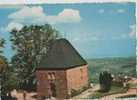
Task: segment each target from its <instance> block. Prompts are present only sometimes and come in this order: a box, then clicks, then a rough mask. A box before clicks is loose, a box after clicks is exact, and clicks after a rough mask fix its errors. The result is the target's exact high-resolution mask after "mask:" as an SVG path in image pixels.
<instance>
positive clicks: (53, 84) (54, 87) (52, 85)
mask: <svg viewBox="0 0 137 100" xmlns="http://www.w3.org/2000/svg"><path fill="white" fill-rule="evenodd" d="M50 89H51V95H52V96H53V97H56V85H55V83H52V82H51V83H50Z"/></svg>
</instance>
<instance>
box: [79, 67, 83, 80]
mask: <svg viewBox="0 0 137 100" xmlns="http://www.w3.org/2000/svg"><path fill="white" fill-rule="evenodd" d="M80 73H81V79H83V69H82V68H81V69H80Z"/></svg>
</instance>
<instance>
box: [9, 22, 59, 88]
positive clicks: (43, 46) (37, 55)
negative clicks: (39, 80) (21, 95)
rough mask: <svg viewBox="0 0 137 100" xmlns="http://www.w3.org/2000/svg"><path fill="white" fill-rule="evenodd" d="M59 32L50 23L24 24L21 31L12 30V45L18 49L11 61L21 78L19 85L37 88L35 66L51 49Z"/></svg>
mask: <svg viewBox="0 0 137 100" xmlns="http://www.w3.org/2000/svg"><path fill="white" fill-rule="evenodd" d="M58 33H59V32H58V31H57V30H56V29H54V28H53V27H52V26H51V25H49V24H45V25H40V26H37V25H31V26H24V27H23V28H22V29H21V30H19V31H18V30H16V29H13V30H12V31H11V41H12V47H13V49H14V50H15V51H16V54H15V55H14V56H13V57H12V61H11V63H12V66H14V67H15V72H16V73H17V77H18V79H19V80H18V81H19V86H18V87H20V88H23V89H26V88H28V89H35V88H33V87H35V85H36V79H35V75H34V71H35V68H36V67H38V66H39V63H40V61H41V58H42V56H43V55H45V54H46V53H47V51H48V50H49V45H50V41H53V40H55V39H56V38H58Z"/></svg>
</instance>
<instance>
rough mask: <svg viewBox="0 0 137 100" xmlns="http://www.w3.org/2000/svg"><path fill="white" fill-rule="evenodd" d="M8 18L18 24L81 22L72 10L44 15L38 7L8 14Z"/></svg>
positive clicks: (78, 15)
mask: <svg viewBox="0 0 137 100" xmlns="http://www.w3.org/2000/svg"><path fill="white" fill-rule="evenodd" d="M8 18H10V19H12V20H13V21H16V22H20V23H27V24H28V23H29V24H44V23H51V24H57V23H75V22H79V21H80V20H81V17H80V13H79V11H78V10H74V9H64V10H63V11H62V12H60V13H59V14H57V15H46V14H45V13H44V11H43V8H42V7H40V6H33V7H28V6H25V7H23V8H22V9H20V10H18V11H16V12H14V13H12V14H10V15H9V16H8Z"/></svg>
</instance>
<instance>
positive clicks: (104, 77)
mask: <svg viewBox="0 0 137 100" xmlns="http://www.w3.org/2000/svg"><path fill="white" fill-rule="evenodd" d="M112 79H113V78H112V76H111V74H110V73H109V72H107V71H104V72H102V73H100V76H99V83H100V87H101V91H103V92H108V91H109V90H110V88H111V83H112Z"/></svg>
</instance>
